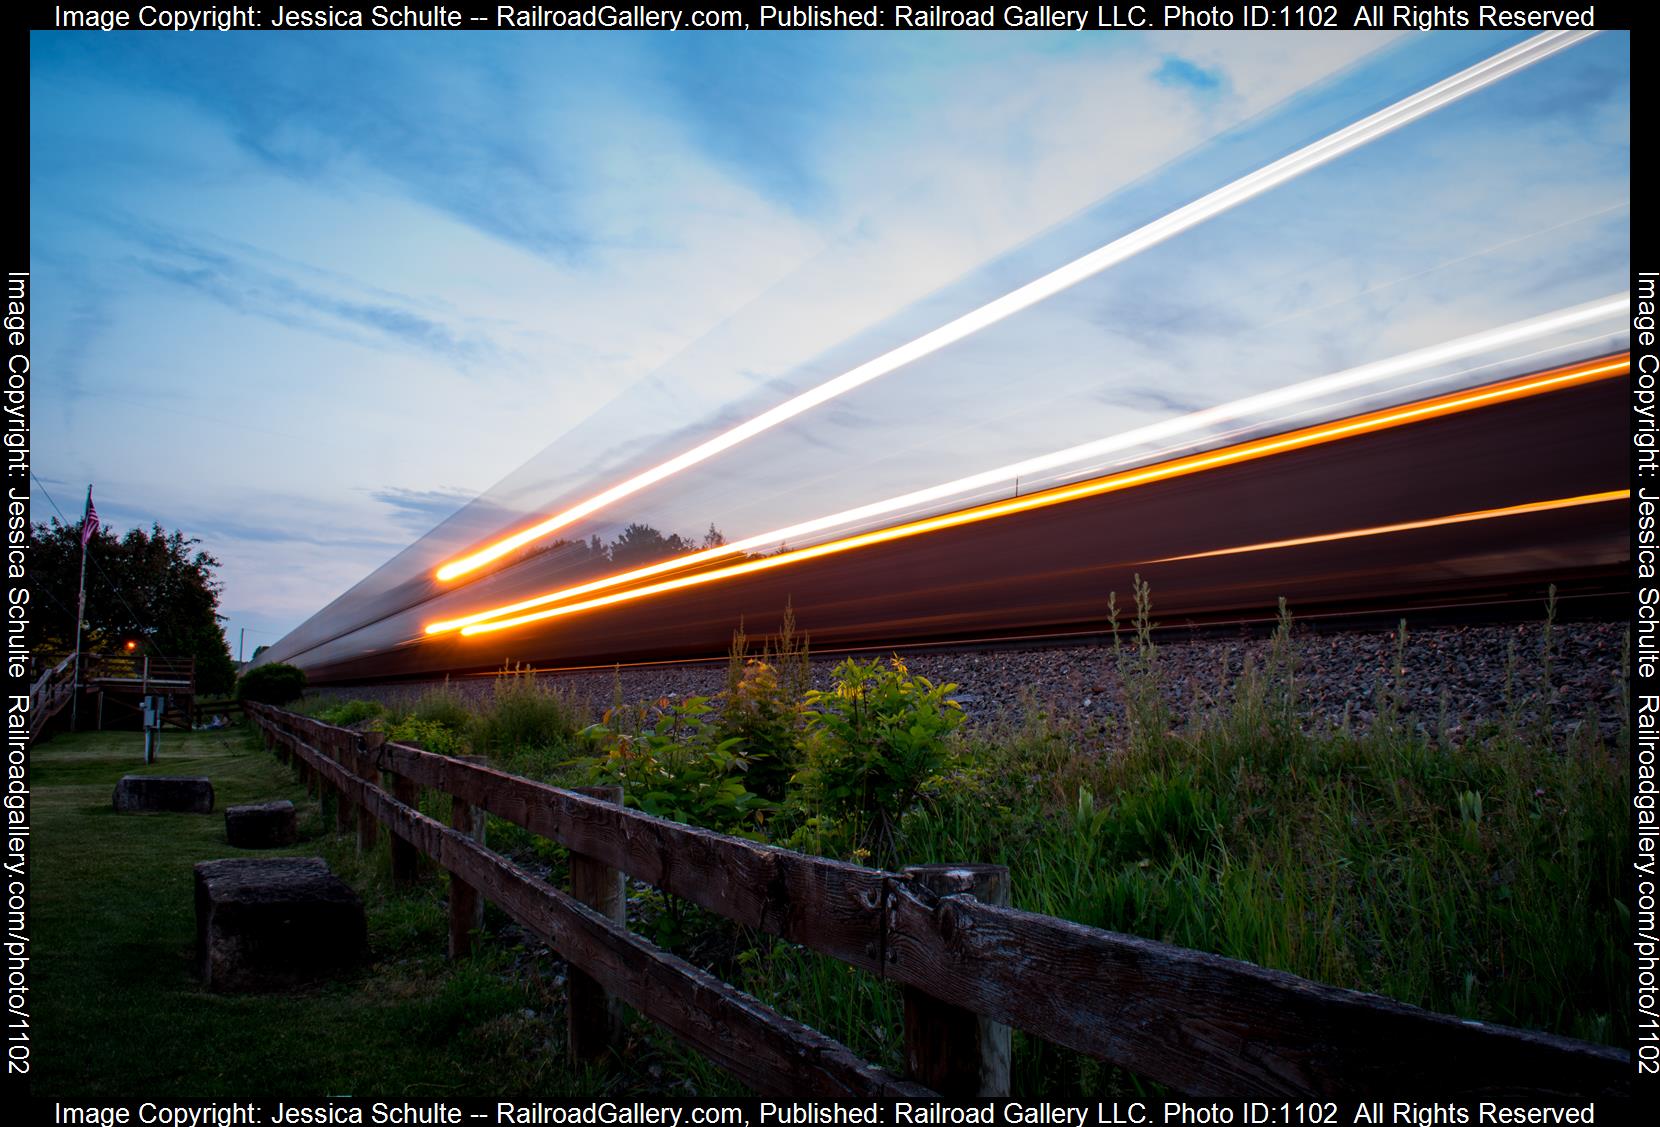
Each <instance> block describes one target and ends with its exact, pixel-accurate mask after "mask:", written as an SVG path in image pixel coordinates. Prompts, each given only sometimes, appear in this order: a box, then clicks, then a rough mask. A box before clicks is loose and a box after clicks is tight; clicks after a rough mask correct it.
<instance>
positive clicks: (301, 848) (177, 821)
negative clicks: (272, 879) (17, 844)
mask: <svg viewBox="0 0 1660 1127" xmlns="http://www.w3.org/2000/svg"><path fill="white" fill-rule="evenodd" d="M142 740H143V737H142V735H140V734H139V733H137V732H119V733H116V732H100V733H82V734H78V735H60V736H58V737H56V738H54V739H52V740H50V741H48V742H46V743H44V744H41V745H40V746H39V747H37V748H36V749H35V750H34V752H33V780H32V786H33V792H34V824H35V837H34V857H33V936H34V951H33V958H34V962H33V971H34V981H33V984H32V989H33V993H32V1000H33V1004H34V1011H35V1044H34V1049H35V1069H34V1073H33V1076H32V1080H33V1091H34V1093H35V1094H36V1095H37V1096H44V1097H50V1098H58V1099H74V1100H90V1099H120V1098H140V1097H143V1098H160V1097H175V1098H221V1097H235V1096H246V1097H259V1096H275V1095H281V1096H288V1097H300V1096H323V1095H336V1094H351V1095H357V1096H368V1097H379V1096H384V1097H398V1098H404V1097H420V1098H443V1097H458V1096H465V1095H496V1094H503V1095H506V1094H509V1093H513V1092H527V1091H532V1090H534V1091H537V1092H539V1093H541V1094H543V1095H552V1094H558V1093H560V1092H572V1091H575V1090H581V1091H583V1092H586V1093H592V1092H593V1091H594V1089H595V1086H596V1084H598V1078H597V1077H594V1076H589V1077H579V1076H573V1075H572V1074H571V1072H570V1071H569V1070H568V1069H567V1068H566V1067H565V1065H564V1056H563V1034H564V1031H563V1020H562V1014H555V1015H550V1013H549V1012H548V1011H549V1009H550V1008H551V1006H552V1003H550V1002H549V1001H548V1000H547V998H546V997H544V996H542V995H541V992H539V991H535V990H532V989H530V988H529V987H528V986H527V985H526V984H525V982H526V976H525V975H523V974H520V973H516V972H515V971H514V969H513V966H514V963H515V961H521V962H522V961H523V960H522V956H523V953H522V952H515V951H512V950H506V949H503V948H501V947H499V946H498V947H494V948H491V949H488V950H486V951H485V952H484V953H483V954H481V955H479V956H477V957H475V958H473V959H471V960H468V961H466V962H463V963H459V964H454V965H452V964H449V963H447V962H446V960H445V959H444V942H445V934H446V930H445V916H444V906H443V901H442V896H443V887H444V884H443V881H442V879H436V880H432V881H429V882H427V883H426V884H425V885H424V886H423V887H422V888H421V889H420V890H419V891H417V892H415V893H412V894H409V895H402V896H392V895H390V894H389V893H388V892H387V890H386V887H385V881H384V880H383V878H382V876H381V874H382V873H383V872H384V867H385V846H384V844H383V845H382V846H381V847H380V851H379V856H374V855H371V856H370V857H367V858H365V859H364V861H363V862H362V863H360V862H359V861H358V859H357V858H356V857H355V856H354V855H353V847H352V845H351V843H350V839H349V838H348V837H336V836H333V835H327V834H325V833H324V832H323V831H324V819H323V816H322V812H321V811H320V810H319V807H318V803H317V801H316V800H315V799H309V800H308V799H307V797H306V794H305V790H304V788H303V787H302V786H299V785H297V784H296V783H295V781H294V779H293V776H292V775H291V774H290V772H289V771H288V769H287V768H285V767H283V766H281V765H280V764H279V763H278V762H277V761H276V760H275V759H274V758H273V757H272V756H271V755H270V754H269V753H267V752H266V751H265V750H264V748H263V747H262V746H261V745H260V744H259V742H258V741H257V740H256V739H255V738H253V737H252V736H250V735H248V734H247V733H246V732H244V730H242V729H240V728H237V729H231V730H229V731H227V732H223V733H209V732H198V733H188V734H187V733H183V732H171V731H170V732H167V733H166V734H165V735H164V737H163V742H162V748H161V761H160V762H159V763H157V764H155V765H154V766H152V767H145V766H144V765H143V763H142V747H143V743H142ZM138 772H144V773H154V774H168V775H174V774H177V775H206V776H207V777H209V778H210V779H212V780H213V785H214V790H215V792H216V804H215V809H214V813H213V814H211V815H208V816H205V817H204V816H201V815H188V814H151V815H117V814H115V813H114V812H113V811H112V809H111V793H112V791H113V788H114V786H115V783H116V780H117V779H119V778H120V777H121V776H122V775H124V774H129V773H138ZM275 798H290V799H293V800H294V802H295V805H296V806H297V807H298V808H299V810H300V813H301V818H300V836H301V841H300V843H299V844H298V845H296V846H293V847H291V848H290V849H288V850H284V851H281V852H289V853H295V854H300V855H321V856H323V857H326V858H327V859H328V860H329V862H330V864H331V866H332V867H333V868H334V870H335V871H336V872H337V873H340V874H341V875H342V876H343V877H345V879H347V880H348V881H350V882H351V883H352V884H353V885H354V887H356V888H357V889H358V890H359V891H360V893H362V894H363V896H364V899H365V903H366V905H367V907H368V910H369V940H370V946H371V956H370V962H369V963H368V964H367V965H366V966H365V967H364V968H363V969H362V970H361V971H360V972H359V973H358V974H357V975H356V976H354V977H352V978H349V979H346V980H343V981H339V982H335V983H331V984H328V985H325V986H319V987H316V988H313V989H310V990H307V991H303V992H299V993H293V994H272V995H258V996H220V995H214V994H209V993H206V992H205V991H203V990H202V989H201V986H200V985H199V983H198V981H197V979H196V977H195V974H194V968H193V956H194V945H195V913H194V904H193V884H192V873H191V866H192V864H193V863H194V862H196V861H201V860H208V859H212V858H219V857H234V856H240V855H251V854H252V853H253V852H254V851H250V850H238V849H234V848H232V847H230V846H228V845H227V844H226V843H225V822H224V810H225V808H226V807H227V806H231V805H234V804H236V803H242V802H252V801H259V800H269V799H275ZM331 821H332V820H331ZM265 855H269V853H268V852H267V853H265ZM527 1011H529V1013H528V1014H527Z"/></svg>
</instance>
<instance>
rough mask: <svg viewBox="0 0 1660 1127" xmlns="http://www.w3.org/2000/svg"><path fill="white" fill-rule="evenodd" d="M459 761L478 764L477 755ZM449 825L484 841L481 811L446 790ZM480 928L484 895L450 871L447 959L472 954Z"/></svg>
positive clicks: (479, 840)
mask: <svg viewBox="0 0 1660 1127" xmlns="http://www.w3.org/2000/svg"><path fill="white" fill-rule="evenodd" d="M456 758H457V759H459V760H461V761H462V762H463V763H482V762H484V757H483V756H479V755H458V756H456ZM450 828H451V829H453V830H455V831H456V832H457V833H462V834H466V835H467V836H468V837H470V838H472V839H473V840H474V841H476V842H478V843H479V844H480V845H483V844H484V811H483V810H481V809H479V808H478V807H477V806H474V805H473V804H472V803H470V802H468V801H467V800H466V799H464V798H461V797H459V796H458V795H456V794H455V792H454V791H451V792H450ZM483 927H484V897H482V896H480V895H479V894H478V889H476V888H474V887H473V886H472V885H470V884H468V883H467V882H466V881H464V880H462V879H461V878H460V877H458V876H456V875H455V874H454V873H451V874H450V958H452V959H464V958H466V957H467V956H468V955H471V954H472V953H473V933H474V932H476V931H479V930H480V929H482V928H483Z"/></svg>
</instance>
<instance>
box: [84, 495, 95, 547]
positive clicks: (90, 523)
mask: <svg viewBox="0 0 1660 1127" xmlns="http://www.w3.org/2000/svg"><path fill="white" fill-rule="evenodd" d="M97 531H98V510H97V509H96V508H95V507H94V506H93V504H92V486H90V485H89V486H87V487H86V514H85V515H84V516H82V517H81V547H83V548H84V547H86V545H87V541H88V540H91V539H92V537H93V534H94V533H96V532H97Z"/></svg>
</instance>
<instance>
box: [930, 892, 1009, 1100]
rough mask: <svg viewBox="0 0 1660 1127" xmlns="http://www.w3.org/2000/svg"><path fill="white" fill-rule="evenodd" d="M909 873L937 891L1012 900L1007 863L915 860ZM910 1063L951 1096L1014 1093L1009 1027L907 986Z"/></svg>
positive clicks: (988, 900)
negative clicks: (947, 863) (1012, 1091)
mask: <svg viewBox="0 0 1660 1127" xmlns="http://www.w3.org/2000/svg"><path fill="white" fill-rule="evenodd" d="M904 872H905V875H906V876H908V877H910V878H911V881H912V882H913V883H914V884H916V885H917V886H918V887H920V888H923V889H925V890H927V891H928V892H930V893H932V894H933V895H935V896H950V895H953V894H957V893H966V894H968V895H970V896H973V897H974V898H975V899H977V900H981V901H984V902H985V903H987V904H998V905H1007V904H1008V902H1009V870H1008V867H1007V866H1006V865H909V866H906V868H905V870H904ZM904 999H905V1066H906V1068H907V1069H908V1070H909V1072H910V1075H911V1077H912V1078H913V1079H915V1080H917V1081H918V1082H920V1083H922V1084H926V1085H927V1086H928V1087H930V1088H932V1089H934V1091H936V1092H938V1093H939V1094H940V1095H942V1096H945V1097H947V1098H953V1097H965V1096H1006V1095H1008V1094H1009V1049H1010V1044H1009V1041H1010V1035H1009V1027H1008V1026H1006V1025H1001V1024H999V1023H997V1022H995V1021H990V1020H988V1019H987V1018H984V1017H981V1016H980V1015H979V1014H977V1013H973V1012H971V1011H969V1010H965V1009H962V1008H960V1007H958V1006H953V1005H951V1004H950V1003H949V1002H942V1001H940V1000H939V999H938V998H935V997H932V996H930V995H928V994H924V993H923V992H922V991H920V990H917V989H915V988H914V987H910V986H907V987H905V989H904Z"/></svg>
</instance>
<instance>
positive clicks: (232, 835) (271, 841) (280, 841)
mask: <svg viewBox="0 0 1660 1127" xmlns="http://www.w3.org/2000/svg"><path fill="white" fill-rule="evenodd" d="M297 836H298V830H297V829H296V823H295V818H294V804H293V803H292V802H290V801H288V800H287V799H286V798H284V799H279V800H278V801H276V802H256V803H250V804H248V805H246V806H230V807H227V808H226V809H225V840H226V841H228V842H230V843H231V844H232V845H234V846H237V847H238V848H241V849H271V848H274V847H275V846H279V845H293V844H294V840H295V838H296V837H297Z"/></svg>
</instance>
